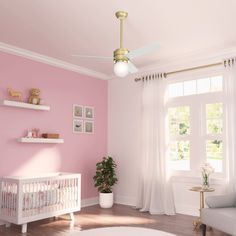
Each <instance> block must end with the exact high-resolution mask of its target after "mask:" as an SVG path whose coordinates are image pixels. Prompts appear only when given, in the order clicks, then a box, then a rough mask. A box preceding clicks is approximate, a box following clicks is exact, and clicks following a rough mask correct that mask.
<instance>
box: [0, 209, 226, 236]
mask: <svg viewBox="0 0 236 236" xmlns="http://www.w3.org/2000/svg"><path fill="white" fill-rule="evenodd" d="M194 219H196V218H195V217H191V216H186V215H180V214H177V215H176V216H152V215H150V214H149V213H141V212H139V211H137V210H135V209H133V208H132V207H130V206H124V205H114V207H113V208H111V209H101V208H100V207H99V206H98V205H96V206H91V207H85V208H82V210H81V212H79V213H77V214H76V215H75V223H74V225H71V224H70V221H69V216H67V215H66V216H63V217H60V218H59V219H57V220H54V219H47V220H41V221H37V222H32V223H29V224H28V232H27V236H68V235H69V233H74V232H78V231H81V230H86V229H92V228H98V227H112V226H136V227H146V228H152V229H158V230H162V231H166V232H169V233H173V234H175V235H181V236H191V235H194V236H200V235H201V232H200V231H198V232H196V231H193V226H192V221H193V220H194ZM20 232H21V228H20V226H17V225H11V227H10V228H5V226H0V236H3V235H4V236H20V235H21V236H22V234H21V233H20ZM213 235H214V236H227V235H226V234H224V233H220V232H218V231H216V230H213V231H209V232H207V236H213Z"/></svg>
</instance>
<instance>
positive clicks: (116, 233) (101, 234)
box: [71, 227, 175, 236]
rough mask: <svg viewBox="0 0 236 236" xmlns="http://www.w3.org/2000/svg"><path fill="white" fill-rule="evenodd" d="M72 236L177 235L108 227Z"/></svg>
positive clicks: (133, 228) (143, 229) (149, 230)
mask: <svg viewBox="0 0 236 236" xmlns="http://www.w3.org/2000/svg"><path fill="white" fill-rule="evenodd" d="M71 236H175V234H170V233H166V232H163V231H159V230H154V229H147V228H138V227H107V228H97V229H89V230H84V231H80V232H78V233H73V234H71Z"/></svg>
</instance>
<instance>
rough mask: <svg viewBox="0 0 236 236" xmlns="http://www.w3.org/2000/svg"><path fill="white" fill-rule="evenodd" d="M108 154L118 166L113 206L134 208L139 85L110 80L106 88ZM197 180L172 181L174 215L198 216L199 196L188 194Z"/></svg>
mask: <svg viewBox="0 0 236 236" xmlns="http://www.w3.org/2000/svg"><path fill="white" fill-rule="evenodd" d="M108 91H109V92H108V101H109V104H108V153H109V154H110V155H112V156H113V157H114V158H115V160H116V161H117V163H118V177H119V182H118V184H117V186H116V188H115V196H116V202H118V203H123V204H128V205H135V203H136V197H137V189H138V179H139V173H140V169H141V164H140V163H141V133H140V127H141V99H142V83H141V82H138V83H137V82H134V79H131V78H128V79H127V78H125V79H113V80H110V81H109V85H108ZM200 181H201V180H200V178H197V177H196V178H186V177H185V178H184V177H178V178H174V180H173V189H174V197H175V204H176V210H177V212H178V213H183V214H190V215H198V214H199V212H198V209H199V193H196V192H191V191H189V189H190V188H191V187H192V186H196V185H199V184H200V183H201V182H200ZM212 186H213V187H215V188H216V190H217V191H216V193H221V192H222V191H223V189H222V184H220V183H219V182H218V181H215V182H213V183H212Z"/></svg>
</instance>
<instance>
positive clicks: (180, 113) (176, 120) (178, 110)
mask: <svg viewBox="0 0 236 236" xmlns="http://www.w3.org/2000/svg"><path fill="white" fill-rule="evenodd" d="M168 118H169V132H170V135H187V134H189V133H190V109H189V107H188V106H182V107H172V108H169V109H168Z"/></svg>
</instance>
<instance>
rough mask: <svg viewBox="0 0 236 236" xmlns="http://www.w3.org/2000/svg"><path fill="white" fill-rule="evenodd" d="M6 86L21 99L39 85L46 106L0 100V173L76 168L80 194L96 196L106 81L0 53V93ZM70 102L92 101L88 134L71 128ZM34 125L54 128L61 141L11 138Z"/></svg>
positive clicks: (103, 140) (1, 95)
mask: <svg viewBox="0 0 236 236" xmlns="http://www.w3.org/2000/svg"><path fill="white" fill-rule="evenodd" d="M8 87H11V88H13V89H15V90H19V91H22V92H23V94H24V100H27V98H28V95H29V89H30V88H39V89H40V90H41V97H42V99H43V100H44V102H45V104H47V105H50V107H51V110H50V111H36V110H27V109H21V108H13V107H5V106H0V176H2V175H32V174H37V173H40V174H41V173H43V172H58V171H67V172H78V173H81V174H82V199H85V198H90V197H94V196H96V195H97V191H96V189H95V188H94V186H93V180H92V177H93V175H94V172H95V163H96V162H97V161H98V160H100V159H101V158H102V157H103V156H104V155H106V154H107V81H103V80H99V79H95V78H90V77H88V76H84V75H80V74H78V73H75V72H70V71H66V70H63V69H60V68H56V67H53V66H49V65H46V64H43V63H38V62H35V61H31V60H28V59H25V58H21V57H18V56H14V55H10V54H5V53H0V99H6V98H7V97H8V94H7V92H6V89H7V88H8ZM73 104H80V105H87V106H93V107H94V109H95V113H94V114H95V119H94V126H95V127H94V134H74V133H73V132H72V121H73V116H72V106H73ZM35 127H36V128H39V129H40V131H41V132H52V133H60V136H61V137H62V138H64V140H65V143H64V144H25V143H18V142H17V141H16V139H17V138H19V137H22V136H23V135H24V134H25V132H26V130H27V129H32V128H35Z"/></svg>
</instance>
